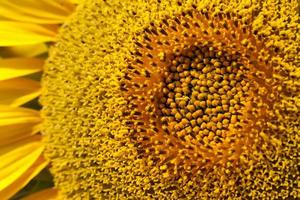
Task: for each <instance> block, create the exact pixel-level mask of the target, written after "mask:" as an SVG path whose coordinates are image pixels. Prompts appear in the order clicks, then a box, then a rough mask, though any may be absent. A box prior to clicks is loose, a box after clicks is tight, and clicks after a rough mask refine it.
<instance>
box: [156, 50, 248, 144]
mask: <svg viewBox="0 0 300 200" xmlns="http://www.w3.org/2000/svg"><path fill="white" fill-rule="evenodd" d="M172 57H173V58H172V60H169V61H166V62H168V68H167V69H168V70H166V72H165V73H164V80H163V86H162V94H163V97H162V98H161V99H160V102H159V109H160V112H159V113H160V116H161V121H162V124H163V126H162V128H163V129H164V131H169V132H170V134H172V135H174V136H175V137H177V138H179V139H181V140H184V141H186V140H188V141H191V140H194V142H195V143H201V144H203V145H204V146H210V147H211V148H214V147H215V146H216V145H217V144H220V143H222V142H223V141H224V139H225V138H226V136H227V135H228V131H229V126H230V125H231V126H232V127H234V128H236V127H237V126H238V125H239V124H240V123H241V118H242V116H241V115H242V114H241V109H242V108H243V107H244V106H243V105H244V102H246V97H247V91H248V88H249V83H247V82H246V81H245V74H246V73H247V70H246V68H245V67H244V66H243V65H241V64H239V60H238V58H239V56H238V55H237V54H235V55H232V54H231V55H230V54H227V53H226V52H222V51H219V50H217V49H215V48H214V47H212V46H209V45H199V46H193V47H191V48H189V49H187V50H186V51H183V52H180V53H177V54H174V55H173V56H172ZM196 141H197V142H196Z"/></svg>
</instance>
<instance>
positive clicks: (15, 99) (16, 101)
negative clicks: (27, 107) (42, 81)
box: [0, 78, 40, 107]
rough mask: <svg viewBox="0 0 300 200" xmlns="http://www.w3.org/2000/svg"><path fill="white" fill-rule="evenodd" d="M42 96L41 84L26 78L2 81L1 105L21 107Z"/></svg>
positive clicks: (0, 84)
mask: <svg viewBox="0 0 300 200" xmlns="http://www.w3.org/2000/svg"><path fill="white" fill-rule="evenodd" d="M39 95H40V85H39V82H37V81H33V80H30V79H25V78H15V79H9V80H4V81H0V104H3V105H11V106H13V107H17V106H20V105H22V104H24V103H26V102H28V101H30V100H32V99H34V98H36V97H37V96H39Z"/></svg>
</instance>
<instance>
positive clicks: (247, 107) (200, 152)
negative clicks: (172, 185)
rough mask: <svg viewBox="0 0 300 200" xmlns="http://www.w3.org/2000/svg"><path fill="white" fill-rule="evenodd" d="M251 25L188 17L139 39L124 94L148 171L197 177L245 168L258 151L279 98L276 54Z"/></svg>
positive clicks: (226, 17)
mask: <svg viewBox="0 0 300 200" xmlns="http://www.w3.org/2000/svg"><path fill="white" fill-rule="evenodd" d="M248 24H249V22H243V21H241V20H240V19H239V17H238V16H236V15H234V14H230V13H227V14H225V13H219V14H218V15H214V16H212V15H210V14H209V13H207V12H206V11H202V12H198V11H197V12H194V11H187V12H185V13H182V14H179V15H178V16H176V17H174V18H167V19H163V20H162V22H161V24H154V23H150V27H148V28H146V29H145V30H144V32H143V33H142V34H141V37H139V38H137V39H135V44H136V49H135V51H134V52H132V55H133V57H132V59H131V60H130V59H129V62H128V63H129V64H128V67H127V68H126V72H125V76H124V81H123V82H122V84H121V89H122V90H123V91H124V97H125V99H126V100H127V101H128V108H127V110H126V111H124V115H125V116H127V125H128V127H129V131H130V136H131V139H132V142H133V143H135V146H136V147H137V151H138V153H139V155H140V157H143V158H145V160H147V163H148V165H150V166H152V167H153V166H163V167H162V168H163V169H167V172H166V174H177V173H179V171H182V170H184V173H186V172H187V173H189V172H192V173H197V171H199V169H202V168H210V167H213V166H215V165H222V166H226V165H228V164H229V165H237V164H238V163H239V158H240V157H241V155H242V153H243V151H244V150H245V149H248V150H249V151H252V149H251V146H253V143H254V142H255V141H257V139H256V138H257V137H259V134H260V132H263V130H264V129H265V127H266V123H265V121H266V119H267V118H268V115H269V114H268V113H267V112H266V111H267V110H268V108H269V107H272V104H273V102H274V101H275V99H276V98H277V96H278V95H277V94H276V91H274V90H273V89H272V87H271V86H270V85H269V84H273V85H274V84H275V83H272V79H271V77H272V71H273V69H272V66H271V65H270V63H268V62H269V61H268V56H270V54H269V52H268V51H267V50H265V49H264V46H263V44H262V42H260V41H259V40H257V38H256V37H255V36H254V35H253V34H252V33H251V29H250V27H249V25H248ZM276 85H278V84H277V83H276ZM256 121H261V122H263V123H256ZM166 176H167V177H168V176H169V175H166Z"/></svg>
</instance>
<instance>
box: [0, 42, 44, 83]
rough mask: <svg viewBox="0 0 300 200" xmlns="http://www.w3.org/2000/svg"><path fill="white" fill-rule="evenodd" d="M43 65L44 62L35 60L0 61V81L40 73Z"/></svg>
mask: <svg viewBox="0 0 300 200" xmlns="http://www.w3.org/2000/svg"><path fill="white" fill-rule="evenodd" d="M0 40H1V39H0ZM43 65H44V61H43V60H41V59H37V58H9V59H0V81H1V80H6V79H11V78H16V77H20V76H25V75H28V74H32V73H35V72H38V71H41V70H42V67H43Z"/></svg>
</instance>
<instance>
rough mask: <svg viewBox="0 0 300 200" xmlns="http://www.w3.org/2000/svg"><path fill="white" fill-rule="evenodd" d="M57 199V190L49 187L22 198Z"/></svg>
mask: <svg viewBox="0 0 300 200" xmlns="http://www.w3.org/2000/svg"><path fill="white" fill-rule="evenodd" d="M41 199H43V200H58V190H57V189H55V188H50V189H46V190H42V191H40V192H37V193H34V194H32V195H30V196H29V197H26V198H24V199H22V200H41Z"/></svg>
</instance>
